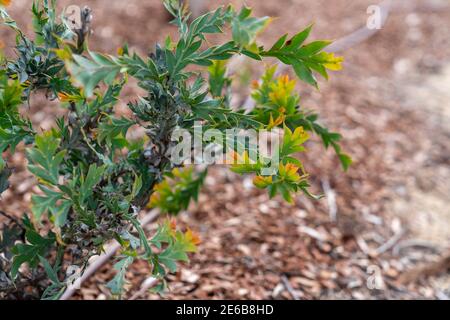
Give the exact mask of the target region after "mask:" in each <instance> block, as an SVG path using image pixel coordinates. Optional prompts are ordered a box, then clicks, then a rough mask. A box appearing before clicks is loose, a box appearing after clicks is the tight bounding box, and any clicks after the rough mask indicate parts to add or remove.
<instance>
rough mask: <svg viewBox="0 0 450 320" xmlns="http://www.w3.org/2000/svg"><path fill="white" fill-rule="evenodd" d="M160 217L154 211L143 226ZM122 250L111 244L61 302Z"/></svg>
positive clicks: (66, 292) (144, 221)
mask: <svg viewBox="0 0 450 320" xmlns="http://www.w3.org/2000/svg"><path fill="white" fill-rule="evenodd" d="M158 216H159V211H158V210H152V211H150V212H149V213H148V214H146V215H145V216H144V217H143V218H142V220H141V225H142V226H145V225H147V224H149V223H151V222H153V221H155V220H156V218H158ZM119 249H120V244H119V243H117V242H113V243H111V244H109V245H108V246H107V248H106V250H105V253H104V254H102V255H101V256H99V257H97V258H96V259H95V260H94V261H93V262H92V263H91V264H90V265H89V266H88V267H87V269H86V271H85V272H84V273H83V275H82V276H81V277H80V278H78V279H77V280H76V281H75V282H74V283H73V284H72V285H71V286H69V287H68V288H67V289H66V291H65V292H64V294H63V295H62V297H61V299H60V300H68V299H70V298H71V297H72V296H73V294H74V293H75V291H76V290H77V289H80V288H81V285H82V284H83V282H85V281H86V280H87V279H88V278H89V277H90V276H92V275H93V274H94V273H95V272H96V271H97V270H98V269H99V268H100V267H101V266H103V265H104V264H105V263H106V262H107V261H108V260H109V259H111V258H112V257H113V256H114V254H115V253H116V252H117V251H118V250H119Z"/></svg>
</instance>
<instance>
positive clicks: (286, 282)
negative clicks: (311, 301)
mask: <svg viewBox="0 0 450 320" xmlns="http://www.w3.org/2000/svg"><path fill="white" fill-rule="evenodd" d="M281 282H283V285H284V287H285V288H286V290H287V291H288V292H289V294H290V295H291V296H292V299H294V300H300V297H299V296H298V294H297V292H295V290H294V288H292V286H291V283H290V282H289V279H288V278H287V277H286V276H281Z"/></svg>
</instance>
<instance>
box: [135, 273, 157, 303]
mask: <svg viewBox="0 0 450 320" xmlns="http://www.w3.org/2000/svg"><path fill="white" fill-rule="evenodd" d="M158 281H159V279H156V278H154V277H148V278H147V279H145V280H144V281H143V282H142V284H141V287H140V288H139V291H137V292H136V293H135V294H133V295H132V296H131V298H130V299H129V300H136V299H138V298H140V297H142V296H143V295H144V294H145V293H146V292H147V291H148V290H149V289H150V288H152V287H154V286H155V285H156V284H157V283H158Z"/></svg>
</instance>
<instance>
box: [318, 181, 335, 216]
mask: <svg viewBox="0 0 450 320" xmlns="http://www.w3.org/2000/svg"><path fill="white" fill-rule="evenodd" d="M322 188H323V191H324V192H325V196H326V197H327V203H328V213H329V215H330V220H331V222H336V221H337V213H338V210H337V205H336V192H335V191H334V190H333V189H331V186H330V181H329V180H328V179H323V180H322Z"/></svg>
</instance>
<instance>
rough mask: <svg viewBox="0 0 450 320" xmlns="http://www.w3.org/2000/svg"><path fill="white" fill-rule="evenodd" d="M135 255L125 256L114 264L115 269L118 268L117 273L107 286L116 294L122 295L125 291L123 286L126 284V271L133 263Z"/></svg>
mask: <svg viewBox="0 0 450 320" xmlns="http://www.w3.org/2000/svg"><path fill="white" fill-rule="evenodd" d="M133 261H134V258H133V257H125V258H123V259H122V260H120V261H119V262H117V263H116V264H115V265H114V269H115V270H117V274H116V275H115V276H114V278H113V279H112V280H111V281H109V282H108V283H107V285H106V286H107V287H108V288H109V289H110V290H111V293H112V294H114V295H121V294H122V292H123V286H124V285H125V281H126V280H125V273H126V271H127V268H128V267H129V266H130V265H131V264H132V263H133Z"/></svg>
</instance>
